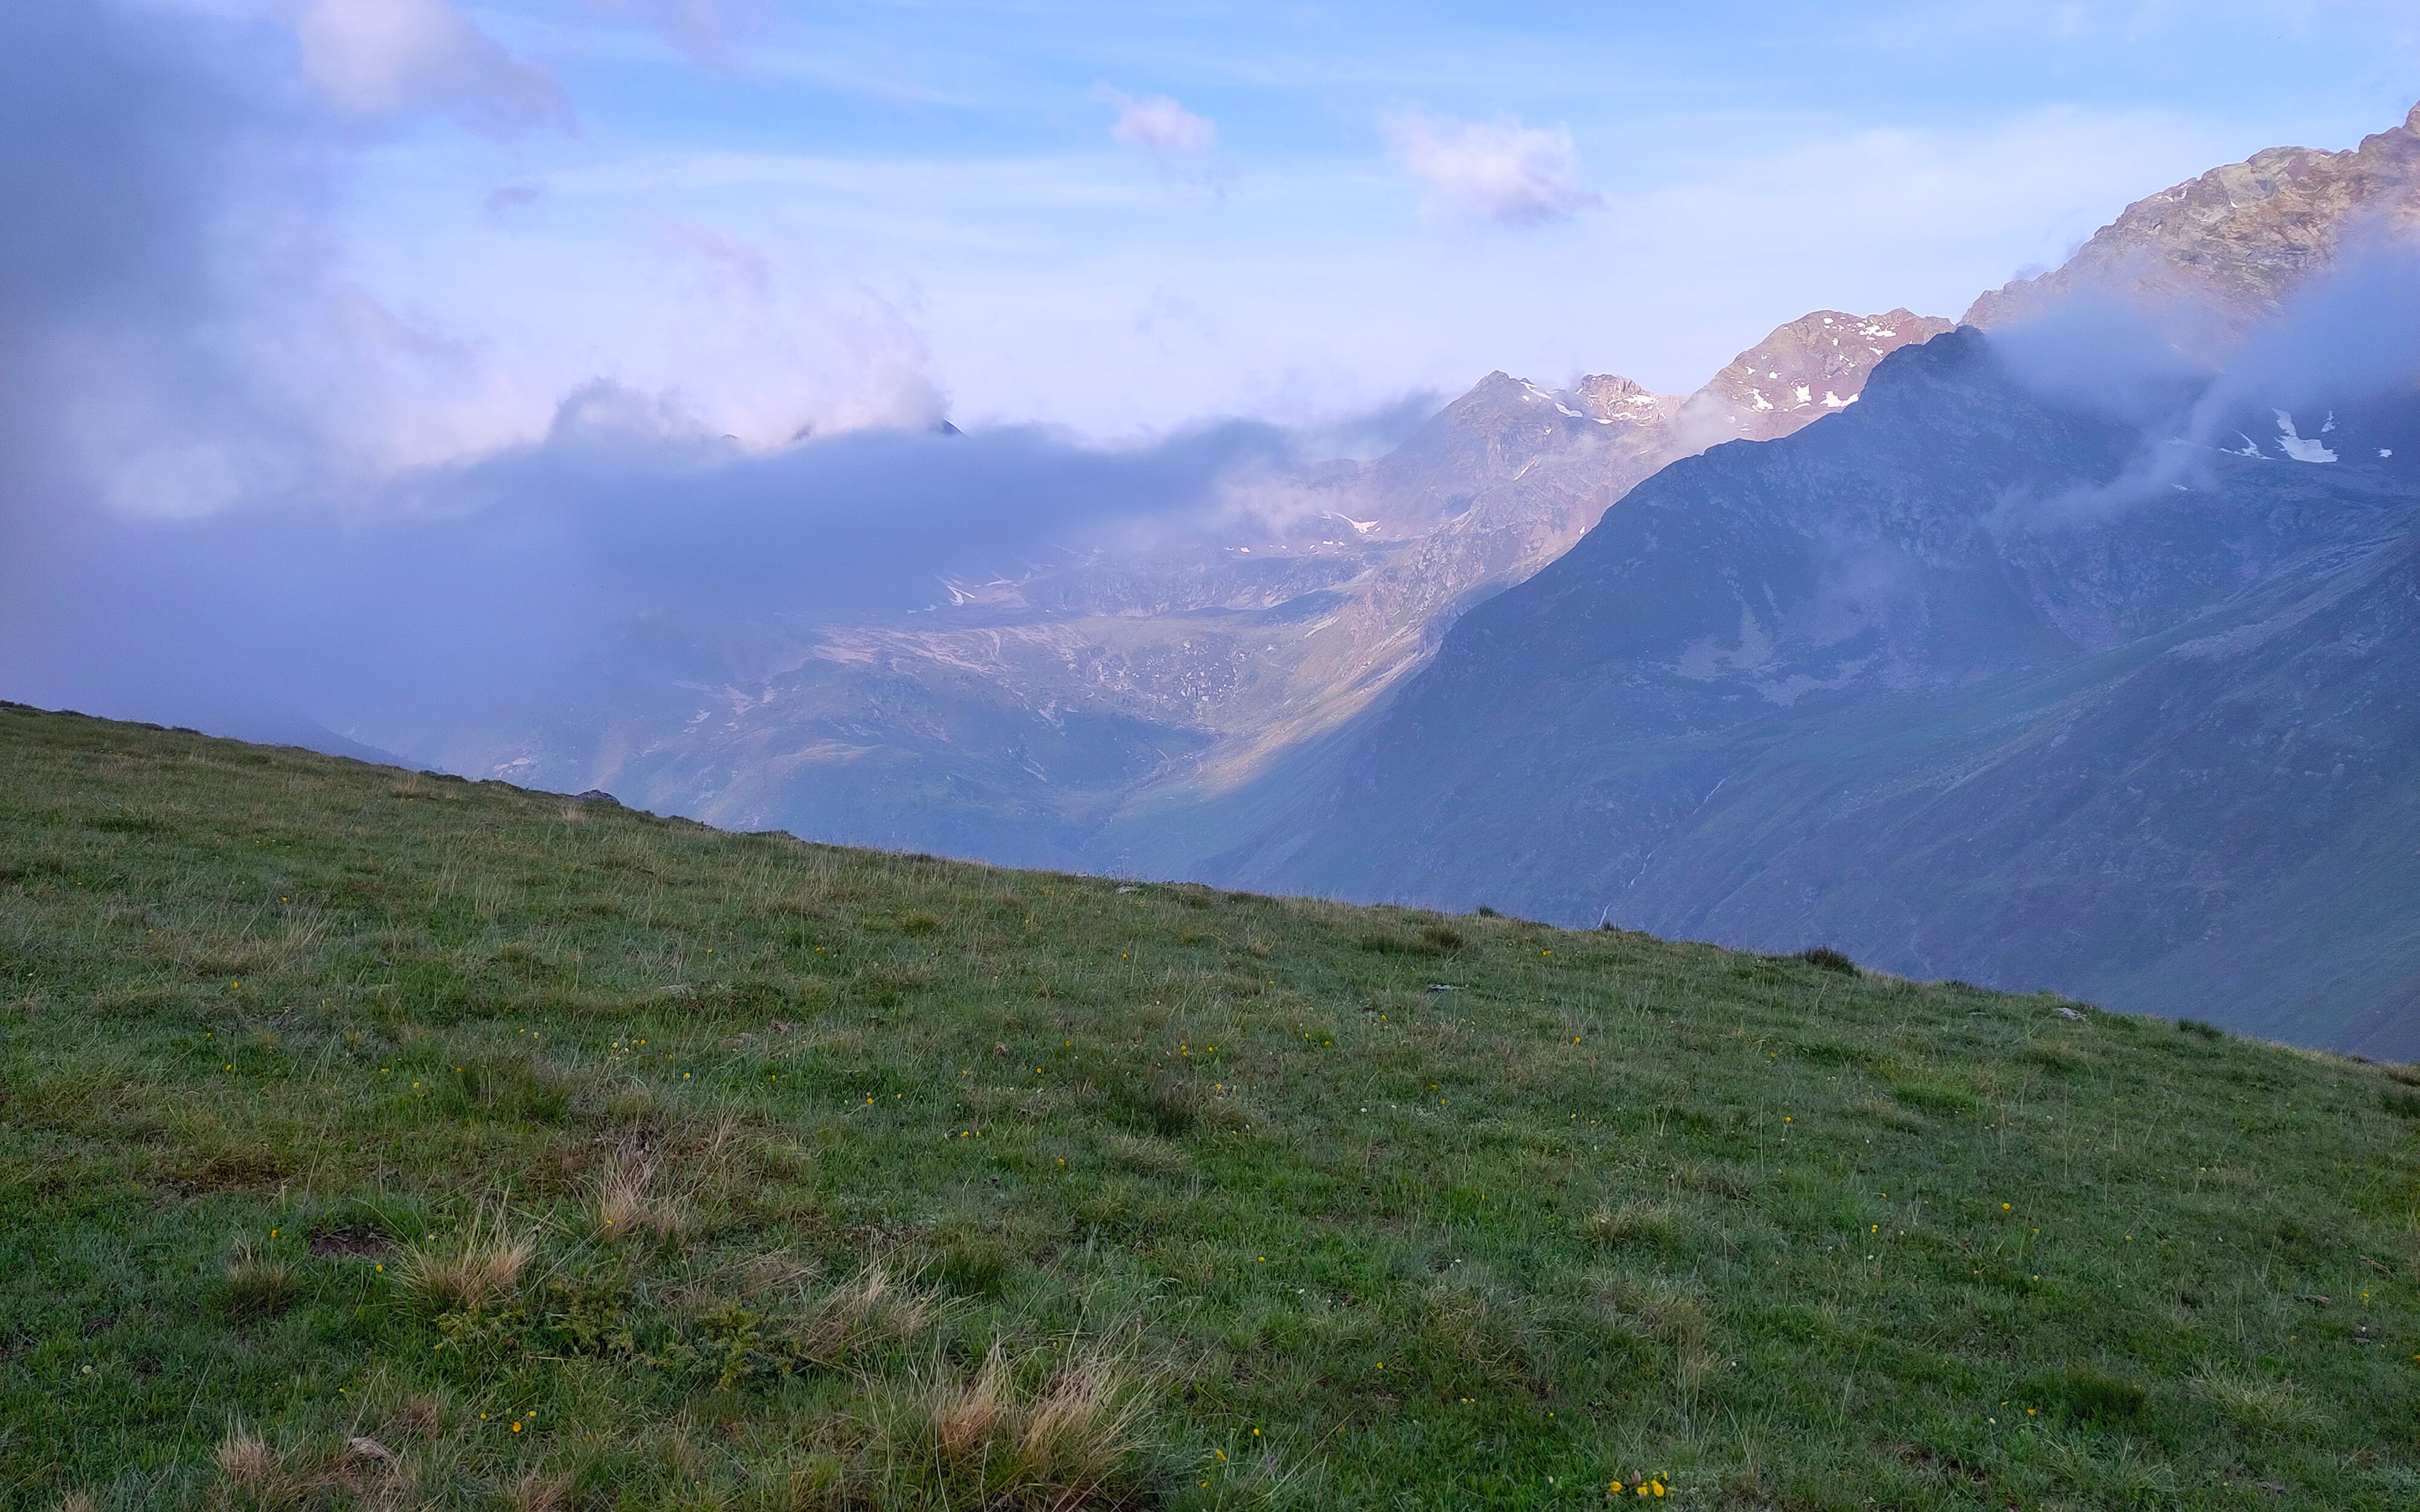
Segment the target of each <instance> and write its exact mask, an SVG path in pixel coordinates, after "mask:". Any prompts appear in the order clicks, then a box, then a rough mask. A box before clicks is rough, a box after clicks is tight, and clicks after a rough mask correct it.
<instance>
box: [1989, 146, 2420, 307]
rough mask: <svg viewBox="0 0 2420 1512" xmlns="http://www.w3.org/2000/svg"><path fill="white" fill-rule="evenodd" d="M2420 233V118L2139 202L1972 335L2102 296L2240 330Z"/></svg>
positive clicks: (2294, 151)
mask: <svg viewBox="0 0 2420 1512" xmlns="http://www.w3.org/2000/svg"><path fill="white" fill-rule="evenodd" d="M2415 228H2420V106H2414V107H2413V108H2412V114H2411V115H2410V116H2407V117H2406V118H2405V120H2404V122H2403V124H2402V125H2401V126H2399V127H2397V128H2395V129H2394V130H2392V131H2381V132H2378V133H2377V134H2376V135H2374V136H2368V137H2365V138H2363V139H2362V142H2361V145H2360V146H2359V147H2351V148H2350V149H2348V150H2345V151H2342V152H2321V151H2318V150H2315V149H2313V148H2310V147H2272V148H2270V149H2269V150H2267V151H2265V152H2257V153H2254V154H2253V155H2252V156H2251V157H2250V158H2249V159H2247V160H2245V161H2244V162H2235V163H2229V164H2227V165H2226V167H2224V168H2213V169H2211V171H2210V172H2208V173H2206V174H2203V175H2202V176H2201V177H2198V178H2195V179H2191V180H2188V181H2187V182H2185V183H2181V184H2179V185H2177V186H2176V187H2175V188H2173V189H2166V190H2163V191H2161V192H2160V193H2156V194H2153V195H2151V196H2150V197H2149V198H2147V199H2141V200H2137V201H2135V202H2134V203H2133V205H2130V206H2128V207H2127V208H2126V212H2125V213H2124V214H2122V215H2120V216H2118V219H2117V220H2115V221H2113V222H2111V223H2110V224H2108V225H2105V226H2103V227H2102V228H2101V230H2100V231H2099V232H2097V233H2095V234H2094V236H2093V237H2092V239H2090V240H2089V241H2086V243H2085V244H2084V246H2083V248H2082V249H2081V250H2079V251H2078V252H2077V253H2076V255H2074V256H2073V257H2071V258H2070V259H2069V260H2068V261H2067V263H2066V264H2065V265H2064V266H2062V267H2060V268H2058V269H2056V270H2053V271H2051V272H2047V273H2044V274H2042V275H2041V276H2040V277H2038V278H2029V279H2020V280H2018V281H2017V282H2015V283H2012V284H2009V285H2006V286H2004V287H2001V288H1997V289H1994V290H1993V291H1992V292H1990V293H1988V294H1985V295H1984V296H1982V297H1981V298H1980V299H1978V300H1977V301H1975V303H1974V305H1973V307H1972V308H1970V309H1969V310H1968V311H1967V312H1966V323H1967V324H1969V325H1975V326H1981V327H1984V328H1986V329H1990V328H1994V327H1999V326H2007V325H2011V324H2014V323H2016V322H2018V321H2021V320H2024V319H2027V318H2030V317H2032V316H2038V315H2040V314H2043V313H2044V312H2046V311H2047V310H2049V309H2050V308H2051V307H2052V306H2053V305H2055V303H2056V302H2057V301H2059V300H2061V299H2063V298H2066V297H2068V296H2071V295H2074V294H2077V293H2079V292H2083V291H2086V290H2090V289H2106V290H2113V291H2118V292H2120V293H2123V294H2125V295H2128V296H2130V297H2132V298H2134V299H2136V300H2139V301H2149V302H2151V303H2155V304H2156V303H2169V302H2180V303H2184V304H2187V305H2190V306H2192V307H2194V308H2196V309H2201V310H2206V311H2208V312H2210V313H2211V315H2213V316H2215V317H2216V318H2217V319H2218V321H2219V322H2220V324H2221V326H2222V328H2228V327H2232V328H2240V327H2241V326H2242V325H2244V324H2247V323H2249V322H2250V321H2252V320H2255V319H2257V318H2258V317H2259V316H2262V315H2264V314H2266V313H2268V312H2271V311H2273V310H2274V309H2276V307H2277V305H2278V303H2279V301H2282V300H2283V299H2284V298H2285V297H2286V296H2287V295H2288V293H2289V292H2291V291H2292V290H2293V289H2294V288H2296V287H2298V286H2299V285H2301V284H2302V283H2303V282H2304V280H2306V279H2308V278H2309V277H2310V276H2311V275H2312V274H2314V273H2316V272H2319V271H2320V270H2323V269H2325V268H2327V267H2329V266H2330V265H2332V264H2333V263H2334V262H2335V260H2336V258H2337V256H2338V255H2339V254H2340V253H2341V252H2342V251H2343V250H2344V248H2345V246H2346V243H2347V240H2348V239H2349V238H2359V237H2366V236H2368V237H2390V238H2391V237H2409V236H2411V235H2412V233H2413V231H2414V230H2415Z"/></svg>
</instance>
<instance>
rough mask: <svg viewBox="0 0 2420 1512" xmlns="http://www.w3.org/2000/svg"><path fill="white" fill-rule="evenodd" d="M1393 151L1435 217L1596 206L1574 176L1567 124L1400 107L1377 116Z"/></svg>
mask: <svg viewBox="0 0 2420 1512" xmlns="http://www.w3.org/2000/svg"><path fill="white" fill-rule="evenodd" d="M1379 124H1380V126H1381V128H1382V129H1383V130H1384V131H1386V133H1387V139H1388V143H1389V145H1390V146H1392V147H1393V148H1394V151H1395V156H1396V158H1397V159H1398V160H1399V161H1400V162H1402V163H1403V165H1404V167H1405V168H1406V169H1408V170H1409V171H1410V172H1411V174H1412V176H1413V177H1416V178H1418V179H1419V181H1420V183H1421V184H1422V186H1423V189H1424V193H1423V194H1422V197H1421V208H1422V210H1423V211H1424V212H1426V213H1428V214H1430V215H1432V216H1435V217H1438V218H1441V219H1460V220H1479V221H1492V222H1495V223H1497V224H1502V225H1538V224H1544V223H1545V222H1548V221H1560V220H1566V219H1568V218H1570V217H1571V216H1574V215H1577V214H1578V213H1580V212H1581V211H1583V210H1590V209H1594V208H1598V207H1600V206H1602V205H1603V204H1604V203H1605V199H1604V196H1602V195H1600V194H1597V193H1593V192H1591V191H1590V189H1588V188H1587V187H1586V186H1585V185H1584V184H1582V183H1581V181H1580V155H1579V149H1578V148H1577V147H1575V146H1574V145H1573V143H1572V132H1571V128H1570V127H1568V126H1561V125H1558V126H1553V127H1532V126H1524V125H1522V124H1521V123H1520V122H1519V121H1518V120H1516V119H1514V118H1512V117H1511V116H1505V117H1503V118H1501V119H1498V120H1493V121H1461V120H1454V119H1452V118H1450V117H1449V116H1429V115H1425V114H1422V113H1419V112H1416V111H1399V112H1396V113H1393V114H1391V115H1389V116H1387V117H1386V118H1385V119H1384V120H1382V121H1381V122H1380V123H1379Z"/></svg>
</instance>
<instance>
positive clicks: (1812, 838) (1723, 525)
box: [1207, 330, 2420, 1054]
mask: <svg viewBox="0 0 2420 1512" xmlns="http://www.w3.org/2000/svg"><path fill="white" fill-rule="evenodd" d="M2261 418H2262V420H2263V421H2265V422H2268V424H2267V425H2266V427H2265V429H2264V430H2263V432H2262V433H2263V434H2264V435H2265V436H2266V437H2268V438H2269V439H2270V440H2272V442H2273V444H2272V446H2271V448H2270V449H2269V450H2268V451H2266V452H2264V453H2263V455H2257V456H2245V455H2235V454H2234V453H2232V452H2221V451H2219V450H2218V449H2215V448H2204V449H2201V450H2200V451H2199V452H2197V453H2196V454H2195V455H2193V456H2192V457H2191V458H2190V459H2189V465H2188V466H2187V467H2185V468H2184V470H2182V471H2177V472H2175V473H2174V474H2173V477H2174V478H2179V479H2182V480H2184V481H2181V482H2179V481H2168V479H2169V475H2167V474H2162V475H2160V477H2158V478H2157V479H2155V480H2154V481H2152V482H2149V483H2143V482H2141V481H2140V479H2141V477H2142V468H2141V462H2142V448H2143V446H2144V444H2145V443H2144V441H2143V439H2142V438H2141V437H2140V436H2139V435H2138V434H2137V433H2136V432H2135V431H2134V430H2133V427H2131V426H2130V425H2127V424H2121V423H2119V422H2117V421H2115V420H2111V419H2108V418H2106V417H2104V416H2102V415H2099V414H2097V413H2095V412H2093V411H2090V410H2088V409H2080V408H2071V407H2068V406H2066V405H2063V404H2061V403H2057V402H2054V401H2051V400H2048V399H2045V398H2043V397H2041V396H2040V395H2039V394H2037V393H2033V392H2031V391H2029V390H2027V389H2026V388H2025V387H2024V385H2022V384H2020V383H2018V382H2017V381H2016V380H2015V379H2014V378H2011V377H2010V375H2009V372H2008V370H2007V368H2006V367H2005V365H2004V364H2003V363H2001V362H2000V361H1999V360H1998V358H1997V356H1996V355H1995V353H1994V351H1993V348H1992V347H1991V346H1990V344H1989V343H1988V341H1987V340H1986V338H1985V337H1983V336H1982V335H1981V334H1980V333H1979V332H1973V331H1971V330H1969V331H1962V332H1957V333H1955V334H1952V335H1949V336H1945V337H1941V338H1938V339H1936V340H1934V341H1933V342H1931V343H1930V344H1928V345H1927V346H1925V347H1921V348H1917V349H1914V350H1911V351H1908V352H1905V353H1902V354H1901V355H1900V356H1899V357H1897V358H1895V359H1893V360H1892V361H1890V362H1888V363H1885V364H1884V365H1883V366H1882V368H1881V369H1880V370H1879V371H1878V372H1877V373H1876V374H1875V376H1874V379H1873V381H1872V382H1871V383H1870V384H1869V387H1868V390H1867V397H1866V400H1865V402H1864V403H1862V404H1861V405H1859V406H1858V407H1857V408H1856V409H1854V410H1853V411H1851V412H1849V413H1846V414H1843V415H1841V416H1839V417H1838V418H1837V419H1834V420H1830V421H1827V422H1825V423H1824V424H1821V425H1817V426H1812V427H1809V428H1808V429H1807V430H1804V431H1802V432H1800V433H1799V434H1797V435H1795V436H1793V437H1791V438H1789V439H1787V440H1778V441H1774V442H1770V443H1765V444H1761V445H1731V446H1723V447H1717V448H1715V449H1714V451H1712V452H1710V453H1708V454H1706V455H1703V456H1700V457H1698V458H1695V459H1691V460H1688V461H1684V462H1682V463H1678V464H1676V465H1674V466H1673V467H1671V468H1669V469H1668V470H1666V471H1664V472H1663V473H1661V474H1659V475H1658V476H1657V477H1655V478H1654V479H1652V480H1651V481H1650V482H1649V483H1647V484H1645V485H1642V486H1640V487H1639V488H1637V489H1636V490H1634V491H1633V493H1632V494H1631V495H1630V496H1629V497H1628V498H1627V499H1625V500H1624V501H1623V502H1622V504H1621V507H1620V508H1619V509H1617V510H1614V511H1612V512H1610V513H1609V514H1608V515H1607V516H1606V518H1605V520H1604V522H1603V523H1602V524H1601V525H1599V526H1598V528H1597V529H1596V530H1595V531H1594V532H1591V533H1590V535H1589V536H1588V537H1587V538H1586V539H1584V540H1583V541H1582V542H1581V543H1580V544H1579V545H1578V546H1577V547H1575V548H1573V550H1572V551H1571V552H1570V553H1568V554H1567V555H1565V556H1564V557H1563V558H1562V559H1560V560H1559V561H1558V562H1557V563H1555V564H1554V565H1553V566H1551V567H1549V568H1547V569H1546V570H1544V571H1543V572H1541V573H1540V574H1538V575H1537V576H1536V577H1534V578H1532V579H1530V580H1529V581H1528V583H1526V584H1525V585H1523V586H1522V587H1521V588H1519V589H1517V590H1514V591H1512V592H1511V593H1508V594H1503V595H1500V596H1498V597H1497V598H1496V599H1494V600H1492V601H1491V602H1490V603H1488V604H1487V605H1485V606H1483V607H1482V608H1481V609H1477V610H1474V611H1473V612H1472V613H1471V614H1470V615H1468V616H1466V618H1465V619H1464V620H1463V621H1462V622H1461V623H1460V624H1459V625H1457V626H1456V627H1455V629H1454V630H1453V632H1452V633H1451V634H1450V636H1449V637H1448V639H1447V640H1446V643H1445V645H1444V647H1443V649H1442V650H1441V651H1440V653H1439V655H1438V656H1437V658H1436V660H1435V662H1434V664H1433V665H1432V666H1431V667H1430V668H1429V669H1428V670H1427V671H1425V672H1423V673H1422V674H1421V675H1420V676H1419V677H1418V678H1417V679H1415V680H1413V681H1412V682H1411V683H1409V684H1408V685H1407V686H1406V687H1404V689H1403V690H1402V692H1401V694H1400V696H1399V697H1398V698H1397V699H1396V700H1395V701H1394V702H1393V703H1392V705H1391V706H1390V707H1388V709H1386V710H1385V711H1384V713H1383V715H1382V716H1381V717H1378V718H1377V719H1375V720H1374V721H1373V724H1372V725H1371V726H1370V728H1368V729H1367V730H1366V731H1364V732H1361V733H1359V734H1358V736H1357V740H1356V742H1355V743H1354V745H1353V746H1352V748H1351V751H1350V754H1349V755H1347V756H1345V757H1344V758H1342V760H1341V761H1340V766H1341V767H1342V769H1343V770H1345V771H1347V772H1348V773H1349V776H1347V777H1345V778H1343V779H1340V780H1338V781H1336V782H1335V783H1333V784H1332V785H1331V786H1330V787H1329V788H1328V789H1327V790H1326V791H1325V792H1324V793H1322V794H1321V795H1318V796H1317V797H1316V798H1314V799H1312V800H1311V801H1309V802H1307V803H1305V804H1303V805H1300V806H1298V807H1297V808H1295V810H1292V811H1290V812H1288V813H1286V814H1285V815H1284V816H1283V817H1282V818H1281V819H1280V820H1278V821H1276V822H1275V823H1273V824H1271V825H1267V826H1266V827H1265V828H1264V830H1263V831H1262V832H1261V834H1260V835H1259V836H1258V837H1257V838H1256V839H1255V840H1254V841H1252V842H1250V843H1249V844H1247V845H1245V846H1243V847H1241V848H1239V849H1237V850H1236V851H1234V852H1233V853H1231V854H1230V855H1229V856H1226V857H1224V858H1223V859H1222V860H1221V861H1220V862H1218V863H1217V864H1215V865H1214V866H1213V867H1211V868H1210V869H1209V872H1208V873H1207V874H1209V875H1212V876H1214V877H1217V878H1219V879H1222V880H1230V881H1237V882H1249V883H1252V884H1254V885H1266V886H1274V887H1284V888H1290V889H1301V890H1311V891H1319V892H1327V893H1334V894H1341V895H1344V896H1354V897H1368V898H1395V899H1404V900H1416V901H1419V902H1421V903H1431V904H1436V905H1447V906H1468V905H1469V904H1472V903H1496V904H1497V905H1499V906H1508V907H1511V908H1513V909H1515V910H1517V911H1521V912H1527V913H1533V914H1536V915H1539V916H1541V917H1545V918H1556V919H1559V920H1563V921H1567V922H1595V921H1596V920H1597V919H1599V918H1606V919H1610V920H1613V921H1616V922H1620V923H1623V924H1626V925H1631V926H1634V927H1641V928H1650V929H1653V930H1656V931H1658V932H1661V933H1680V934H1687V935H1695V936H1702V937H1712V938H1714V939H1718V940H1722V941H1726V942H1732V943H1742V944H1755V945H1757V946H1760V947H1763V948H1768V949H1769V948H1776V947H1790V948H1795V947H1797V946H1800V945H1807V944H1813V943H1819V942H1829V943H1833V944H1837V945H1840V946H1843V947H1846V948H1848V949H1852V950H1853V951H1854V952H1855V953H1856V954H1857V955H1858V956H1859V957H1860V959H1864V960H1868V961H1870V962H1872V963H1874V964H1879V965H1883V966H1885V967H1888V968H1890V969H1894V970H1900V971H1906V972H1910V973H1913V974H1916V975H1922V976H1947V975H1959V976H1964V977H1970V978H1975V979H1978V980H1987V981H1992V982H1996V983H2007V984H2023V985H2028V986H2055V987H2058V988H2060V989H2061V990H2064V991H2069V992H2074V993H2078V994H2082V995H2088V996H2096V997H2102V998H2105V999H2106V1000H2109V1001H2112V1002H2115V1003H2118V1004H2120V1005H2121V1006H2125V1007H2129V1008H2136V1009H2155V1010H2159V1011H2169V1012H2182V1013H2189V1014H2191V1015H2193V1016H2195V1017H2202V1018H2214V1019H2216V1020H2218V1021H2220V1022H2223V1023H2228V1024H2233V1025H2238V1026H2247V1027H2253V1028H2257V1029H2260V1030H2262V1031H2263V1032H2270V1033H2279V1034H2288V1035H2291V1036H2293V1037H2295V1038H2300V1039H2305V1040H2308V1041H2312V1042H2327V1043H2339V1044H2349V1045H2359V1046H2364V1047H2366V1048H2368V1049H2370V1050H2372V1051H2375V1052H2381V1053H2403V1054H2409V1053H2415V1052H2420V1013H2414V1012H2413V1011H2411V1010H2412V1006H2413V1004H2414V1002H2415V998H2420V931H2415V930H2414V929H2413V928H2412V926H2410V925H2409V924H2408V923H2406V922H2405V920H2408V919H2411V918H2414V917H2420V866H2415V865H2414V864H2413V862H2412V859H2411V857H2412V856H2413V855H2414V854H2415V853H2420V802H2415V800H2414V798H2413V795H2414V794H2420V556H2415V552H2420V472H2415V471H2414V469H2413V467H2412V463H2411V462H2410V460H2409V458H2410V457H2411V456H2412V451H2411V445H2412V441H2413V440H2420V414H2415V413H2414V410H2413V408H2412V406H2411V405H2410V404H2409V403H2403V404H2399V405H2397V406H2388V407H2384V408H2381V409H2375V410H2371V411H2367V412H2361V413H2356V412H2354V411H2352V410H2350V409H2347V410H2345V411H2344V412H2342V413H2339V414H2338V415H2336V416H2335V430H2334V431H2333V432H2331V433H2330V439H2331V440H2332V441H2333V442H2334V449H2333V450H2330V451H2327V452H2326V454H2325V455H2328V456H2331V457H2338V456H2340V457H2341V460H2334V461H2328V462H2324V463H2319V462H2317V461H2316V458H2315V456H2314V455H2313V454H2311V453H2310V452H2309V451H2308V450H2307V449H2303V450H2302V451H2300V452H2298V451H2297V450H2296V449H2292V448H2281V447H2279V446H2277V445H2276V444H2274V443H2276V442H2279V441H2282V440H2285V439H2286V438H2287V437H2290V436H2293V435H2294V424H2293V421H2292V418H2291V416H2289V415H2282V414H2281V415H2276V416H2273V417H2272V416H2269V415H2267V414H2265V413H2264V414H2262V416H2261ZM2243 424H2245V425H2246V426H2250V425H2251V424H2252V423H2251V421H2250V420H2249V419H2246V420H2245V421H2244V422H2243ZM2306 426H2307V422H2306ZM2307 428H2311V429H2314V430H2316V428H2317V427H2316V426H2307ZM2249 449H2252V450H2256V451H2257V450H2260V448H2258V447H2257V446H2255V447H2251V448H2249ZM2390 453H2391V454H2394V455H2392V456H2390V455H2387V454H2390ZM2296 455H2302V456H2304V457H2305V458H2306V459H2305V460H2295V459H2294V457H2295V456H2296Z"/></svg>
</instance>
